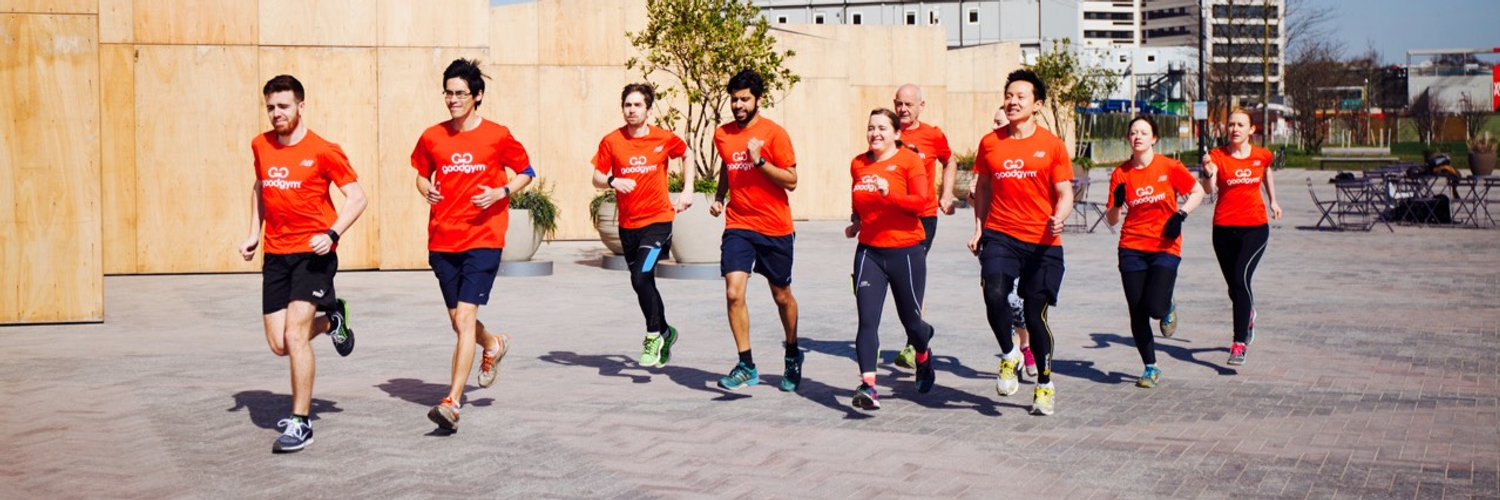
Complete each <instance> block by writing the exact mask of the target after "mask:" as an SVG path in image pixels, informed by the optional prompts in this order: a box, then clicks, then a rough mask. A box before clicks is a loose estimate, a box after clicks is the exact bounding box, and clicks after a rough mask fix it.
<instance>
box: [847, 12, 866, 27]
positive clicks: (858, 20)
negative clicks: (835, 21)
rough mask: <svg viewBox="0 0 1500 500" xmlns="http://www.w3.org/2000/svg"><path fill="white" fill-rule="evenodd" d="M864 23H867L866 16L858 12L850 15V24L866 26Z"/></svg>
mask: <svg viewBox="0 0 1500 500" xmlns="http://www.w3.org/2000/svg"><path fill="white" fill-rule="evenodd" d="M864 23H865V15H864V14H861V13H858V12H855V13H853V14H849V24H864Z"/></svg>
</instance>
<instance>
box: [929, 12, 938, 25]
mask: <svg viewBox="0 0 1500 500" xmlns="http://www.w3.org/2000/svg"><path fill="white" fill-rule="evenodd" d="M937 23H938V11H937V9H932V10H929V11H927V24H937Z"/></svg>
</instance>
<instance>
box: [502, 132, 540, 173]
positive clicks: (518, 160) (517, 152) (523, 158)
mask: <svg viewBox="0 0 1500 500" xmlns="http://www.w3.org/2000/svg"><path fill="white" fill-rule="evenodd" d="M496 150H497V151H499V153H500V165H502V166H504V167H505V168H509V169H511V170H512V171H514V172H516V173H518V174H519V173H521V172H523V171H525V170H526V169H527V167H530V166H531V157H529V156H527V155H526V147H525V146H522V145H521V142H520V141H517V140H516V136H513V135H510V133H509V132H508V131H507V132H506V133H505V135H503V136H501V137H500V145H499V147H497V148H496Z"/></svg>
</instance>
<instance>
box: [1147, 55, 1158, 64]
mask: <svg viewBox="0 0 1500 500" xmlns="http://www.w3.org/2000/svg"><path fill="white" fill-rule="evenodd" d="M1146 62H1148V63H1153V62H1156V54H1148V55H1146Z"/></svg>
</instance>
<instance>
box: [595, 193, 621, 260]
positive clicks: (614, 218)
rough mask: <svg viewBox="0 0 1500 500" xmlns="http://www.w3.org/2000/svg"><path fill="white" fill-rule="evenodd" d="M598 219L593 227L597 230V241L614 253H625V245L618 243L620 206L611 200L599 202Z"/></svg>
mask: <svg viewBox="0 0 1500 500" xmlns="http://www.w3.org/2000/svg"><path fill="white" fill-rule="evenodd" d="M598 215H599V221H598V222H596V223H595V224H594V229H595V230H597V231H599V241H601V242H604V247H605V248H608V249H609V252H610V253H612V254H614V255H625V246H624V245H623V244H621V243H620V208H619V206H618V205H616V204H614V203H611V202H607V201H606V202H604V203H601V204H599V214H598Z"/></svg>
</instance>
